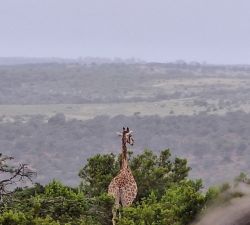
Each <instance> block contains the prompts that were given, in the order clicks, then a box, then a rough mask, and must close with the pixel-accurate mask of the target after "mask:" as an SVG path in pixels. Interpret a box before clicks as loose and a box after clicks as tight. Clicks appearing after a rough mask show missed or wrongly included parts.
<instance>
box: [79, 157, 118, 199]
mask: <svg viewBox="0 0 250 225" xmlns="http://www.w3.org/2000/svg"><path fill="white" fill-rule="evenodd" d="M118 171H119V163H118V160H116V158H115V155H113V154H106V155H100V154H98V155H96V156H94V157H92V158H90V159H88V163H87V165H85V166H84V167H83V168H82V169H81V170H80V172H79V176H80V177H81V178H82V184H81V187H82V189H83V190H84V192H85V193H86V194H88V195H89V196H96V195H99V194H100V193H105V192H107V188H108V185H109V183H110V181H111V180H112V178H113V177H114V176H116V174H117V173H118Z"/></svg>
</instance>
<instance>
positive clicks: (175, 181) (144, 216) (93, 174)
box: [0, 149, 249, 225]
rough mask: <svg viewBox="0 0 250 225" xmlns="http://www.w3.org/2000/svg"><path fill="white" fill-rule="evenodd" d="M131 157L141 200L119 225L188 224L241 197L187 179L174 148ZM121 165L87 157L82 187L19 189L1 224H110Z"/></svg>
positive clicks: (113, 160) (52, 185)
mask: <svg viewBox="0 0 250 225" xmlns="http://www.w3.org/2000/svg"><path fill="white" fill-rule="evenodd" d="M129 158H130V162H129V164H130V167H131V170H132V172H133V174H134V177H135V179H136V182H137V185H138V196H137V199H136V200H135V202H134V204H133V205H132V206H130V207H128V208H123V209H120V213H121V217H120V218H118V219H117V224H118V225H187V224H190V223H191V222H193V221H194V219H195V218H196V216H197V215H198V214H199V213H200V212H203V211H204V210H205V209H206V208H207V207H208V205H209V204H213V203H215V202H217V201H220V202H222V203H223V202H228V200H230V199H232V198H236V197H241V196H242V193H240V192H237V191H234V192H230V190H231V185H229V184H228V183H225V184H223V185H221V186H220V187H216V188H210V189H209V190H208V191H207V192H202V181H201V180H196V181H194V180H189V179H188V178H187V177H188V172H189V171H190V167H188V166H187V160H185V159H181V158H175V159H173V158H172V157H171V153H170V151H169V149H166V150H164V151H162V152H161V153H160V154H159V155H156V154H154V153H153V152H152V151H150V150H145V151H144V152H143V153H142V154H139V155H136V156H134V157H133V155H132V153H131V152H130V153H129ZM119 161H120V157H119V156H118V157H116V156H114V155H113V154H106V155H96V156H94V157H92V158H90V159H88V163H87V164H86V165H85V166H84V167H83V168H82V169H81V170H80V172H79V176H80V177H81V178H82V182H81V184H80V185H79V187H77V188H72V187H68V186H65V185H63V184H62V183H61V182H59V181H56V180H53V181H52V182H50V183H49V184H47V185H46V186H42V185H40V184H35V185H34V186H33V187H30V188H17V189H16V190H15V192H14V194H13V197H12V199H9V198H8V199H7V198H6V199H4V204H1V205H0V211H1V215H0V225H16V224H20V225H60V224H65V225H66V224H67V225H111V224H112V223H111V218H112V206H113V204H114V200H113V199H112V198H111V197H110V196H108V195H107V189H108V185H109V183H110V181H111V179H112V178H113V177H114V176H116V175H117V173H118V171H119ZM242 182H243V183H245V184H248V182H249V179H248V178H247V177H246V175H245V174H241V175H240V176H239V177H237V178H236V179H235V185H238V184H239V183H242Z"/></svg>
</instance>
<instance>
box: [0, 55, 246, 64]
mask: <svg viewBox="0 0 250 225" xmlns="http://www.w3.org/2000/svg"><path fill="white" fill-rule="evenodd" d="M1 60H4V61H5V60H8V61H9V60H27V61H28V60H31V61H33V60H35V61H36V60H38V61H39V60H41V61H43V60H52V62H53V60H60V61H62V62H65V63H66V62H68V63H70V61H71V62H85V63H99V64H105V63H127V64H135V63H145V64H150V63H160V64H171V63H172V64H177V65H178V64H179V65H184V64H186V65H203V66H206V65H207V66H209V65H210V66H250V63H211V62H207V61H206V60H200V61H197V60H185V59H176V60H171V61H167V60H166V61H162V60H158V61H157V60H145V59H141V58H138V57H118V56H117V57H102V56H78V57H61V56H0V65H3V64H2V63H3V62H1ZM88 61H89V62H88ZM98 61H99V62H98ZM101 61H102V62H101ZM8 63H11V62H10V61H9V62H8ZM13 63H14V62H13ZM33 63H36V62H33ZM37 63H39V62H37ZM40 63H49V61H48V62H40ZM13 65H14V64H13Z"/></svg>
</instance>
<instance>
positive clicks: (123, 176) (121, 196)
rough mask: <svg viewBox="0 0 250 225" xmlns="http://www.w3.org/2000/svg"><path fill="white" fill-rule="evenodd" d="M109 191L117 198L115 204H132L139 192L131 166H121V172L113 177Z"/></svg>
mask: <svg viewBox="0 0 250 225" xmlns="http://www.w3.org/2000/svg"><path fill="white" fill-rule="evenodd" d="M108 193H109V194H110V195H112V196H113V197H114V198H115V205H116V206H117V207H119V205H120V203H121V205H122V206H125V207H126V206H130V205H131V204H132V203H133V201H134V199H135V197H136V194H137V185H136V182H135V179H134V177H133V175H132V172H131V170H130V168H129V167H127V168H126V167H125V168H121V170H120V172H119V174H118V175H117V176H116V177H114V178H113V180H112V181H111V183H110V185H109V189H108Z"/></svg>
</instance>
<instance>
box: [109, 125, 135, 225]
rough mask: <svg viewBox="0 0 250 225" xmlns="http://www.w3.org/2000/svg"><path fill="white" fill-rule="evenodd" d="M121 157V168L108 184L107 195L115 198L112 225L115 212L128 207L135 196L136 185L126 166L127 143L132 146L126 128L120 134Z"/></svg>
mask: <svg viewBox="0 0 250 225" xmlns="http://www.w3.org/2000/svg"><path fill="white" fill-rule="evenodd" d="M121 136H122V155H121V156H122V157H121V168H120V171H119V173H118V175H117V176H116V177H114V178H113V179H112V181H111V183H110V184H109V187H108V193H109V195H111V196H113V197H114V198H115V206H114V210H113V225H114V224H115V217H116V210H117V209H118V208H119V207H120V204H121V205H122V206H123V207H126V206H130V205H131V204H132V203H133V201H134V199H135V197H136V195H137V184H136V182H135V179H134V177H133V174H132V172H131V169H130V168H129V166H128V158H127V146H126V144H127V143H129V144H131V145H133V139H132V137H131V136H132V135H131V132H130V131H129V129H128V128H127V130H125V128H123V133H122V135H121Z"/></svg>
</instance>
